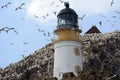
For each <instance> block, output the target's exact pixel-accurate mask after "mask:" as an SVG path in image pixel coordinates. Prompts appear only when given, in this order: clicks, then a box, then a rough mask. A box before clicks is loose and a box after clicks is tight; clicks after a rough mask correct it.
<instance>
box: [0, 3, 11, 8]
mask: <svg viewBox="0 0 120 80" xmlns="http://www.w3.org/2000/svg"><path fill="white" fill-rule="evenodd" d="M9 4H11V2H8V3H7V4H5V5H2V6H1V9H3V8H4V7H6V8H7V7H8V5H9Z"/></svg>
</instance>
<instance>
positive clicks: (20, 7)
mask: <svg viewBox="0 0 120 80" xmlns="http://www.w3.org/2000/svg"><path fill="white" fill-rule="evenodd" d="M23 5H25V3H22V4H21V5H20V6H19V7H17V8H16V9H15V11H17V10H18V9H23V8H22V6H23Z"/></svg>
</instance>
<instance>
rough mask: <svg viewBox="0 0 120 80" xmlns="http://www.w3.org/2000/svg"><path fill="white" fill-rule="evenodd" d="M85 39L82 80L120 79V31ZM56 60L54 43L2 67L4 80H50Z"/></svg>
mask: <svg viewBox="0 0 120 80" xmlns="http://www.w3.org/2000/svg"><path fill="white" fill-rule="evenodd" d="M81 39H82V41H83V43H82V44H83V47H82V54H83V64H84V69H83V70H82V71H78V75H79V77H81V80H103V79H105V78H113V77H116V76H120V31H115V32H112V33H104V34H103V33H98V34H96V33H94V34H85V35H83V36H82V37H81ZM53 57H54V49H53V44H52V43H50V44H48V45H46V46H45V47H43V48H42V49H39V50H37V51H35V52H34V53H33V54H31V55H29V56H27V57H24V59H22V60H21V61H19V62H17V63H14V64H10V65H9V66H7V67H6V68H4V69H2V68H0V80H45V79H46V80H48V78H52V76H53V64H54V58H53ZM50 80H51V79H50ZM76 80H77V78H76Z"/></svg>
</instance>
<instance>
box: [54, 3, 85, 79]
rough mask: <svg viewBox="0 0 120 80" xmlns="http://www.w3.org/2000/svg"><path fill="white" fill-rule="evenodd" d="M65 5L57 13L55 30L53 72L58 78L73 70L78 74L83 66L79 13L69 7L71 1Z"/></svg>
mask: <svg viewBox="0 0 120 80" xmlns="http://www.w3.org/2000/svg"><path fill="white" fill-rule="evenodd" d="M65 6H66V8H65V9H62V10H61V11H60V12H59V14H58V15H57V18H58V24H57V29H56V30H55V31H54V33H55V34H56V35H57V38H56V39H55V42H54V49H55V54H54V73H53V74H54V77H56V78H58V80H61V79H62V74H63V73H68V72H72V73H74V74H75V75H76V76H77V71H78V70H80V69H82V68H83V65H82V54H81V46H82V45H81V40H80V34H79V33H81V30H80V29H79V26H78V15H77V14H76V12H75V11H74V10H73V9H71V8H69V3H65Z"/></svg>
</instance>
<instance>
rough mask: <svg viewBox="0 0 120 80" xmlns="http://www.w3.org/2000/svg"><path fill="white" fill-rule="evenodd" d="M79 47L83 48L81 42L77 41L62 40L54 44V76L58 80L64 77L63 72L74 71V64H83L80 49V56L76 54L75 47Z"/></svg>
mask: <svg viewBox="0 0 120 80" xmlns="http://www.w3.org/2000/svg"><path fill="white" fill-rule="evenodd" d="M75 47H79V48H80V49H81V43H80V42H77V41H61V42H57V43H55V44H54V49H55V54H54V77H57V78H58V80H60V79H62V73H66V72H73V73H74V74H75V75H77V74H76V73H75V71H74V66H75V65H79V66H80V67H81V69H82V68H83V66H82V54H81V50H80V56H76V55H75V54H74V48H75Z"/></svg>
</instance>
